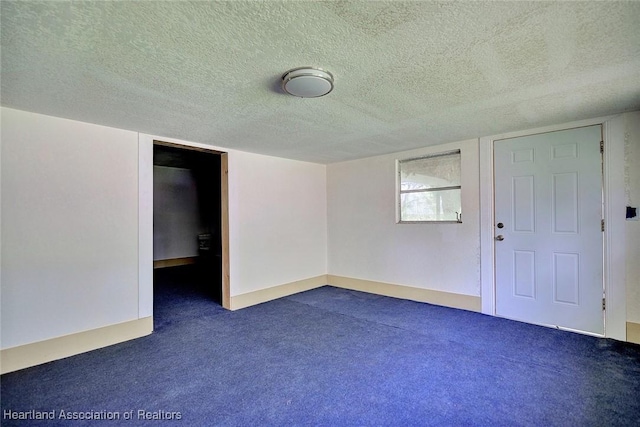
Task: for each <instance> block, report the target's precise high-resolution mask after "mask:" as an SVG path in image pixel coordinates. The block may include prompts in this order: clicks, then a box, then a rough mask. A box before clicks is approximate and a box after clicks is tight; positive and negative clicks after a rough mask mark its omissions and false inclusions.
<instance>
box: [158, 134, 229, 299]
mask: <svg viewBox="0 0 640 427" xmlns="http://www.w3.org/2000/svg"><path fill="white" fill-rule="evenodd" d="M220 161H221V158H220V154H217V153H215V152H207V151H200V150H192V149H189V148H179V147H175V146H165V145H160V144H154V147H153V165H154V166H163V167H168V168H179V169H187V170H189V171H190V176H192V177H193V181H194V182H195V191H196V194H197V201H196V205H197V206H190V207H185V206H181V207H177V206H168V205H167V206H162V205H161V206H157V205H155V204H154V210H156V209H167V210H170V209H185V208H188V209H193V210H197V214H198V216H199V229H198V233H194V235H190V236H188V239H193V244H194V245H197V248H198V250H197V256H195V257H193V256H190V257H189V258H188V262H186V263H184V264H182V265H180V264H179V263H178V265H172V266H163V267H162V268H157V267H156V265H155V264H156V263H155V262H154V288H155V287H156V282H158V281H165V282H166V281H170V282H172V283H174V284H177V285H176V286H182V287H185V288H186V287H188V288H193V289H191V290H192V291H193V290H197V291H199V294H200V295H204V296H205V297H207V298H210V299H211V300H213V301H215V302H217V303H218V304H221V303H222V233H221V230H222V226H221V220H222V218H221V182H220V167H221V162H220ZM155 179H156V178H155V176H154V180H155ZM154 216H155V213H154ZM175 225H176V228H178V227H177V224H175ZM155 235H156V224H155V223H154V239H155ZM185 238H187V237H186V236H185ZM154 255H155V254H154ZM194 258H195V259H194ZM154 260H155V256H154ZM194 261H195V262H194Z"/></svg>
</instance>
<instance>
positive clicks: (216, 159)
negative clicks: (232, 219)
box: [153, 141, 229, 319]
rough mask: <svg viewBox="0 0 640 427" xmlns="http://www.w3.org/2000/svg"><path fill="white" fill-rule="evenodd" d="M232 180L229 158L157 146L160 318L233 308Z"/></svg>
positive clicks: (156, 249)
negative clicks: (203, 307)
mask: <svg viewBox="0 0 640 427" xmlns="http://www.w3.org/2000/svg"><path fill="white" fill-rule="evenodd" d="M227 176H228V171H227V154H226V153H223V152H219V151H215V150H208V149H203V148H197V147H191V146H184V145H178V144H173V143H166V142H162V141H154V142H153V268H154V270H153V287H154V306H155V310H154V311H156V313H157V314H161V313H160V312H162V311H163V310H166V309H167V307H168V306H169V305H171V306H176V307H177V306H180V307H183V308H184V307H186V306H188V305H189V304H194V303H197V304H211V305H212V306H214V305H216V304H217V305H219V306H222V307H224V308H227V309H228V308H229V274H228V271H229V259H228V258H229V250H228V248H229V235H228V221H229V217H228V182H227ZM176 302H178V303H179V304H178V305H175V303H176ZM158 311H160V312H158ZM176 314H177V313H176ZM162 317H165V316H160V318H162ZM156 318H157V319H159V317H158V316H156Z"/></svg>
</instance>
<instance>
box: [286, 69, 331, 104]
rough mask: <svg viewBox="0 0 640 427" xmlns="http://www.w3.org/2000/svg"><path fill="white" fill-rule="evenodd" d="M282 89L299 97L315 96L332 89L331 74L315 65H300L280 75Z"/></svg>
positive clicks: (322, 94) (324, 93)
mask: <svg viewBox="0 0 640 427" xmlns="http://www.w3.org/2000/svg"><path fill="white" fill-rule="evenodd" d="M282 89H283V90H284V91H285V92H287V93H288V94H290V95H293V96H299V97H300V98H317V97H319V96H324V95H326V94H328V93H329V92H331V91H332V90H333V75H332V74H331V73H330V72H328V71H325V70H322V69H320V68H315V67H300V68H294V69H292V70H289V71H287V72H286V73H284V74H283V75H282Z"/></svg>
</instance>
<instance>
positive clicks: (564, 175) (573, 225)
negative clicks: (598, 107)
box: [494, 125, 604, 334]
mask: <svg viewBox="0 0 640 427" xmlns="http://www.w3.org/2000/svg"><path fill="white" fill-rule="evenodd" d="M601 135H602V131H601V126H599V125H598V126H588V127H583V128H577V129H570V130H564V131H557V132H549V133H544V134H538V135H531V136H525V137H519V138H510V139H503V140H498V141H495V142H494V165H495V224H494V233H495V236H496V242H495V263H496V265H495V274H496V314H497V315H498V316H502V317H507V318H511V319H515V320H521V321H525V322H529V323H535V324H542V325H551V326H559V327H563V328H568V329H573V330H578V331H584V332H589V333H595V334H604V313H603V307H602V297H603V280H602V266H603V264H602V263H603V260H602V258H603V240H602V230H601V219H602V157H601V153H600V141H601V140H602V137H601Z"/></svg>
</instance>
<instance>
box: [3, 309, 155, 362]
mask: <svg viewBox="0 0 640 427" xmlns="http://www.w3.org/2000/svg"><path fill="white" fill-rule="evenodd" d="M151 332H153V318H152V317H145V318H143V319H138V320H131V321H129V322H124V323H118V324H116V325H110V326H105V327H103V328H98V329H92V330H90V331H84V332H79V333H77V334H71V335H65V336H62V337H57V338H52V339H48V340H45V341H38V342H35V343H31V344H25V345H21V346H18V347H11V348H7V349H4V350H2V351H0V372H1V373H2V374H6V373H8V372H13V371H17V370H20V369H24V368H29V367H31V366H35V365H40V364H42V363H47V362H51V361H54V360H58V359H63V358H65V357H69V356H74V355H76V354H80V353H85V352H87V351H91V350H96V349H98V348H102V347H107V346H110V345H113V344H118V343H121V342H124V341H129V340H132V339H134V338H140V337H143V336H145V335H149V334H150V333H151Z"/></svg>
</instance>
